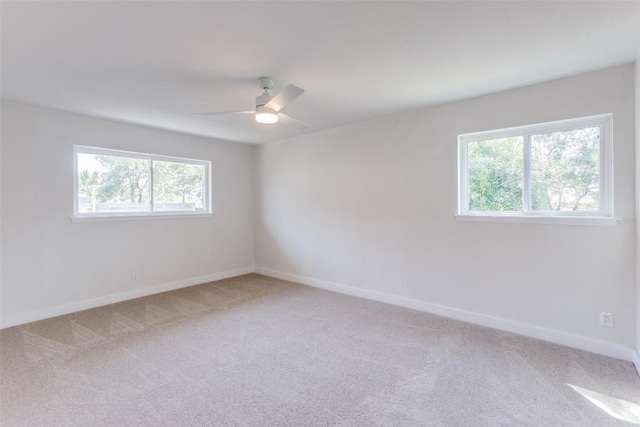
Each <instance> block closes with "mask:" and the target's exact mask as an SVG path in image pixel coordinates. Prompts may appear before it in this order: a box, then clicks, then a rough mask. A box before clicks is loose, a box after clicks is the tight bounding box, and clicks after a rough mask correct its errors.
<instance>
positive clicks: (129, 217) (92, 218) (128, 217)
mask: <svg viewBox="0 0 640 427" xmlns="http://www.w3.org/2000/svg"><path fill="white" fill-rule="evenodd" d="M213 216H214V215H213V214H212V213H182V214H175V213H167V214H159V213H158V214H154V215H149V214H140V215H135V214H119V215H108V216H107V215H94V214H91V215H87V216H70V217H69V219H70V220H71V222H101V221H140V220H148V219H186V218H213Z"/></svg>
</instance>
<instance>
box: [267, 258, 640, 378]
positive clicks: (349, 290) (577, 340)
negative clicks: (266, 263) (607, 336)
mask: <svg viewBox="0 0 640 427" xmlns="http://www.w3.org/2000/svg"><path fill="white" fill-rule="evenodd" d="M255 272H256V273H258V274H262V275H265V276H269V277H274V278H276V279H282V280H289V281H291V282H296V283H301V284H303V285H308V286H313V287H316V288H321V289H326V290H329V291H333V292H339V293H342V294H347V295H353V296H356V297H361V298H366V299H370V300H374V301H380V302H384V303H388V304H393V305H399V306H402V307H407V308H412V309H414V310H419V311H424V312H427V313H432V314H437V315H439V316H443V317H449V318H451V319H456V320H462V321H464V322H469V323H475V324H477V325H482V326H487V327H489V328H494V329H500V330H502V331H507V332H512V333H515V334H519V335H524V336H527V337H531V338H537V339H540V340H544V341H548V342H552V343H555V344H561V345H565V346H567V347H573V348H577V349H579V350H585V351H588V352H591V353H596V354H601V355H603V356H609V357H614V358H616V359H622V360H625V361H628V362H631V361H632V360H633V357H634V355H633V349H631V348H627V347H624V346H622V345H619V344H613V343H609V342H606V341H600V340H596V339H593V338H588V337H585V336H581V335H575V334H570V333H567V332H562V331H558V330H554V329H548V328H543V327H540V326H536V325H532V324H528V323H521V322H517V321H515V320H509V319H503V318H500V317H495V316H489V315H486V314H481V313H475V312H472V311H467V310H461V309H458V308H452V307H447V306H444V305H438V304H432V303H429V302H425V301H420V300H417V299H413V298H407V297H402V296H398V295H393V294H387V293H383V292H377V291H371V290H367V289H362V288H355V287H353V286H347V285H342V284H339V283H332V282H327V281H324V280H318V279H313V278H309V277H304V276H298V275H296V274H291V273H284V272H282V271H276V270H271V269H268V268H262V267H257V268H256V269H255ZM638 366H640V364H638V363H636V367H638Z"/></svg>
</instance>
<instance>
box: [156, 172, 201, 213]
mask: <svg viewBox="0 0 640 427" xmlns="http://www.w3.org/2000/svg"><path fill="white" fill-rule="evenodd" d="M204 194H205V167H204V166H203V165H192V164H188V163H177V162H161V161H154V162H153V210H154V211H156V212H184V211H202V210H204V205H205V203H204Z"/></svg>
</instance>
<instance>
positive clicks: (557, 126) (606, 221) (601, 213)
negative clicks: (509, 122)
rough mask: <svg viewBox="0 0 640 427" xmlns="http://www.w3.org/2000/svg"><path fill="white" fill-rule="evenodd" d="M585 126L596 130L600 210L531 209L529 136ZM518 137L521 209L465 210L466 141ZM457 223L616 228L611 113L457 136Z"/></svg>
mask: <svg viewBox="0 0 640 427" xmlns="http://www.w3.org/2000/svg"><path fill="white" fill-rule="evenodd" d="M585 127H599V128H600V189H599V190H600V191H599V193H600V210H598V211H534V210H531V159H530V155H531V136H532V135H537V134H541V133H550V132H557V131H568V130H573V129H580V128H585ZM509 137H522V141H523V166H524V167H523V174H524V176H523V206H522V210H520V211H514V212H492V211H470V210H469V169H468V144H469V142H475V141H483V140H490V139H498V138H509ZM456 218H457V219H458V220H459V221H487V222H533V223H548V224H574V225H616V224H617V221H618V220H617V219H615V218H614V216H613V114H600V115H596V116H589V117H581V118H576V119H569V120H560V121H556V122H547V123H539V124H534V125H528V126H519V127H513V128H507V129H498V130H491V131H486V132H474V133H468V134H463V135H458V210H457V215H456Z"/></svg>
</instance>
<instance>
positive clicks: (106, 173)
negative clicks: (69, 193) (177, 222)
mask: <svg viewBox="0 0 640 427" xmlns="http://www.w3.org/2000/svg"><path fill="white" fill-rule="evenodd" d="M74 156H75V178H74V218H104V217H131V216H138V217H140V216H142V217H149V216H162V215H164V216H166V215H194V214H196V215H197V214H210V213H211V202H210V199H211V197H210V184H209V182H210V169H211V164H210V162H208V161H204V160H193V159H183V158H178V157H167V156H157V155H152V154H143V153H133V152H128V151H118V150H108V149H104V148H94V147H84V146H74Z"/></svg>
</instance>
